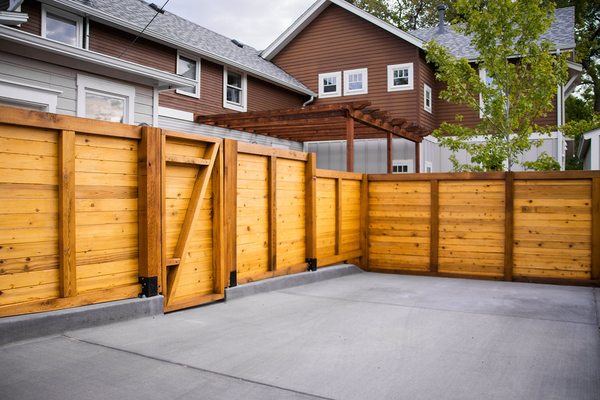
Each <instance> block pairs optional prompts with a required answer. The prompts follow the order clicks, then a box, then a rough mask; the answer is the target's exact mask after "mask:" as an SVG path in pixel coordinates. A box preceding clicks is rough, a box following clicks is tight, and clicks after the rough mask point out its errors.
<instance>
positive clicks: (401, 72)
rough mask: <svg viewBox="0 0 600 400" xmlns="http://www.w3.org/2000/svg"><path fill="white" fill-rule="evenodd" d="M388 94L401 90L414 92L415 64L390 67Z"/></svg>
mask: <svg viewBox="0 0 600 400" xmlns="http://www.w3.org/2000/svg"><path fill="white" fill-rule="evenodd" d="M387 75H388V92H394V91H399V90H412V89H413V87H414V85H413V64H412V63H408V64H396V65H388V67H387Z"/></svg>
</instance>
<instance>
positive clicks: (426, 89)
mask: <svg viewBox="0 0 600 400" xmlns="http://www.w3.org/2000/svg"><path fill="white" fill-rule="evenodd" d="M427 93H429V107H427ZM423 109H424V110H425V111H427V112H428V113H429V114H432V113H433V91H432V90H431V86H429V85H428V84H426V83H423Z"/></svg>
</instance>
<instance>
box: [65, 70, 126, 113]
mask: <svg viewBox="0 0 600 400" xmlns="http://www.w3.org/2000/svg"><path fill="white" fill-rule="evenodd" d="M134 102H135V88H134V87H132V86H128V85H123V84H121V83H116V82H112V81H108V80H105V79H99V78H94V77H91V76H86V75H77V116H78V117H85V118H93V119H98V120H102V121H111V122H121V123H124V124H133V123H134V109H133V108H134Z"/></svg>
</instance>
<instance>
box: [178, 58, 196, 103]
mask: <svg viewBox="0 0 600 400" xmlns="http://www.w3.org/2000/svg"><path fill="white" fill-rule="evenodd" d="M177 75H181V76H184V77H186V78H190V79H193V80H195V81H196V82H197V83H196V85H195V86H194V87H192V88H186V89H177V90H176V92H177V93H179V94H184V95H186V96H191V97H198V98H199V97H200V61H198V60H195V59H192V58H189V57H185V56H182V55H181V54H177Z"/></svg>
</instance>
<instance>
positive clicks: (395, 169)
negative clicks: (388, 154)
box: [392, 160, 414, 174]
mask: <svg viewBox="0 0 600 400" xmlns="http://www.w3.org/2000/svg"><path fill="white" fill-rule="evenodd" d="M413 167H414V166H413V160H393V161H392V174H405V173H409V172H413V171H414V169H413Z"/></svg>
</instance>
